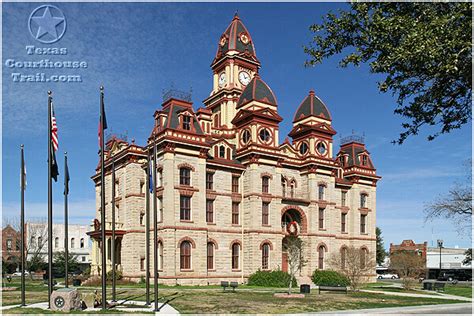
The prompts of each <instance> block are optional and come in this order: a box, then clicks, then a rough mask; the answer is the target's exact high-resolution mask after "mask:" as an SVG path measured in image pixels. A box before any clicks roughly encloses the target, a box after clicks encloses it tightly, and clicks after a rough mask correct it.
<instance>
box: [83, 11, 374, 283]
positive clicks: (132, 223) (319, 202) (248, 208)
mask: <svg viewBox="0 0 474 316" xmlns="http://www.w3.org/2000/svg"><path fill="white" fill-rule="evenodd" d="M217 40H218V43H217V52H216V55H215V58H214V60H213V61H212V64H211V70H212V76H211V80H209V81H210V85H212V90H211V92H210V95H209V97H208V98H206V99H205V100H204V101H203V106H201V107H199V109H197V110H194V107H193V104H192V102H191V98H190V95H187V94H183V93H176V92H173V91H171V92H170V93H167V94H165V95H164V97H163V104H162V106H161V107H160V108H158V109H153V110H154V111H155V112H154V128H153V130H151V131H150V136H149V138H148V139H147V140H144V141H143V143H145V144H146V145H145V146H144V147H142V146H139V145H137V144H135V142H134V141H132V142H131V143H129V142H127V141H126V140H124V139H120V138H118V137H111V138H110V139H109V140H108V141H107V142H106V147H107V148H106V150H107V151H106V162H105V168H106V178H105V181H106V183H105V189H106V192H105V199H106V203H105V210H104V211H105V216H106V238H107V240H106V246H107V249H108V250H107V252H106V255H107V269H110V268H111V251H110V245H111V206H112V203H115V212H116V213H115V214H116V218H115V220H116V251H115V255H116V263H117V269H118V270H121V271H122V272H123V276H124V277H125V278H130V279H133V280H139V279H140V278H143V277H144V276H145V267H146V262H145V233H146V232H145V219H146V216H145V210H146V207H145V205H146V198H145V197H146V191H147V187H146V179H147V172H146V165H147V155H148V154H150V155H151V154H152V153H153V146H154V145H156V160H157V165H156V169H157V181H156V183H155V185H156V195H157V201H158V207H157V212H158V214H157V216H158V236H159V243H158V258H159V260H158V261H159V262H158V268H159V278H160V282H161V283H167V284H208V283H218V282H220V281H221V280H229V281H239V282H245V280H246V279H247V278H248V276H249V275H250V274H252V273H253V272H255V271H257V270H258V269H260V270H274V269H282V270H284V271H285V270H287V269H288V262H287V255H286V253H285V251H284V244H285V241H286V237H287V236H288V235H289V234H295V235H297V236H299V237H301V239H302V240H303V242H304V249H303V252H304V257H305V259H306V260H307V263H306V265H305V266H304V268H303V271H302V272H301V275H300V276H299V278H300V281H305V282H307V279H308V276H310V275H311V273H312V272H313V271H314V270H315V269H327V268H330V266H329V264H328V258H329V256H331V255H333V254H335V255H340V256H345V249H346V248H347V247H350V246H354V247H356V248H357V249H360V251H361V252H362V253H363V254H364V255H367V256H368V255H369V254H374V253H375V240H376V238H375V218H376V184H377V181H378V180H379V179H380V177H379V176H377V174H376V170H375V167H374V164H373V163H372V160H371V157H370V154H369V152H368V151H367V150H366V148H365V145H364V143H363V139H362V138H358V137H349V138H346V139H343V141H342V144H341V147H340V148H339V149H336V148H334V146H333V137H334V135H335V134H336V131H335V130H334V128H333V127H332V116H331V113H330V111H329V108H328V107H327V106H326V105H325V104H324V103H323V101H322V100H321V99H320V98H319V97H318V96H316V94H315V92H314V91H313V90H311V91H310V92H309V93H308V95H303V96H300V97H295V104H294V105H293V106H294V108H295V115H294V118H293V129H292V130H291V132H290V133H289V135H288V137H281V138H282V139H283V138H284V139H285V140H284V141H283V143H280V142H279V139H280V135H279V123H280V122H281V121H282V120H283V118H282V117H281V116H280V115H279V114H278V106H279V105H278V101H277V97H276V95H275V94H274V93H273V91H272V89H271V88H270V87H269V85H268V84H267V83H266V82H265V81H264V79H263V78H262V77H261V76H260V75H259V69H260V61H259V59H258V58H257V55H256V52H255V47H254V42H253V40H252V37H251V35H250V33H249V32H248V30H247V29H246V27H245V26H244V24H243V23H242V21H241V20H240V18H239V17H238V16H237V15H236V16H235V17H234V18H233V20H232V21H231V23H230V25H229V26H228V28H227V29H226V30H225V32H224V33H223V34H222V35H221V37H220V38H219V39H217ZM262 49H265V48H262ZM203 62H206V61H203ZM297 99H299V100H298V101H296V100H297ZM112 160H114V166H115V170H116V172H115V173H116V186H115V187H116V189H115V190H116V192H115V200H114V201H112V176H111V168H112ZM92 179H93V181H94V183H95V186H96V201H97V202H96V205H97V212H96V219H95V220H94V224H93V225H92V229H91V231H90V232H89V233H88V234H89V235H90V236H91V237H92V238H93V249H92V254H91V255H92V266H91V268H92V273H93V274H95V275H98V274H100V273H101V271H100V270H101V268H100V266H101V253H100V242H101V231H100V222H99V221H100V218H101V211H103V210H101V209H100V185H101V183H100V182H101V178H100V168H99V167H98V168H97V169H96V171H95V175H94V176H93V177H92ZM150 203H151V206H153V202H152V201H150ZM151 210H153V207H151ZM150 218H151V219H153V215H150ZM150 227H153V223H151V224H150ZM152 237H153V233H152V232H150V247H151V253H152V254H153V249H154V248H153V238H152ZM150 267H151V270H153V258H151V263H150ZM151 275H152V276H153V271H151ZM374 276H375V266H374Z"/></svg>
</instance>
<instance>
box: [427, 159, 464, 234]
mask: <svg viewBox="0 0 474 316" xmlns="http://www.w3.org/2000/svg"><path fill="white" fill-rule="evenodd" d="M471 163H472V161H471V160H468V161H466V162H465V163H464V167H465V168H464V170H465V171H466V177H465V179H464V180H463V182H462V183H456V184H455V185H454V186H453V187H452V188H451V190H449V192H448V193H447V194H444V195H441V196H439V197H438V198H437V199H436V200H435V201H434V202H431V203H428V204H426V205H425V221H430V220H433V219H435V218H446V219H449V220H451V221H453V222H454V224H455V225H456V227H457V229H458V233H459V234H462V233H463V232H465V231H466V230H467V231H469V232H470V230H471V217H472V165H471Z"/></svg>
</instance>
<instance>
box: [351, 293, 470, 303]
mask: <svg viewBox="0 0 474 316" xmlns="http://www.w3.org/2000/svg"><path fill="white" fill-rule="evenodd" d="M360 291H361V292H367V293H378V294H385V295H393V296H406V297H422V298H436V299H445V300H458V301H465V302H472V298H469V297H463V296H457V295H449V294H444V293H438V294H437V295H433V294H418V293H400V292H388V291H387V292H385V291H378V290H360Z"/></svg>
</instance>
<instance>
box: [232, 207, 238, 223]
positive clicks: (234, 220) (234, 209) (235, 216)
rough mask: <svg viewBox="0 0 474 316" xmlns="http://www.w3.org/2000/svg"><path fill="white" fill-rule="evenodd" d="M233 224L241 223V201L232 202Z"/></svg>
mask: <svg viewBox="0 0 474 316" xmlns="http://www.w3.org/2000/svg"><path fill="white" fill-rule="evenodd" d="M232 224H233V225H239V203H236V202H232Z"/></svg>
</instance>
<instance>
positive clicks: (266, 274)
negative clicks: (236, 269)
mask: <svg viewBox="0 0 474 316" xmlns="http://www.w3.org/2000/svg"><path fill="white" fill-rule="evenodd" d="M289 284H290V274H289V273H287V272H283V271H281V270H274V271H261V270H258V271H257V272H255V273H253V274H251V275H250V277H249V281H248V285H255V286H268V287H288V285H289ZM296 285H297V284H296V279H293V286H296Z"/></svg>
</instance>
